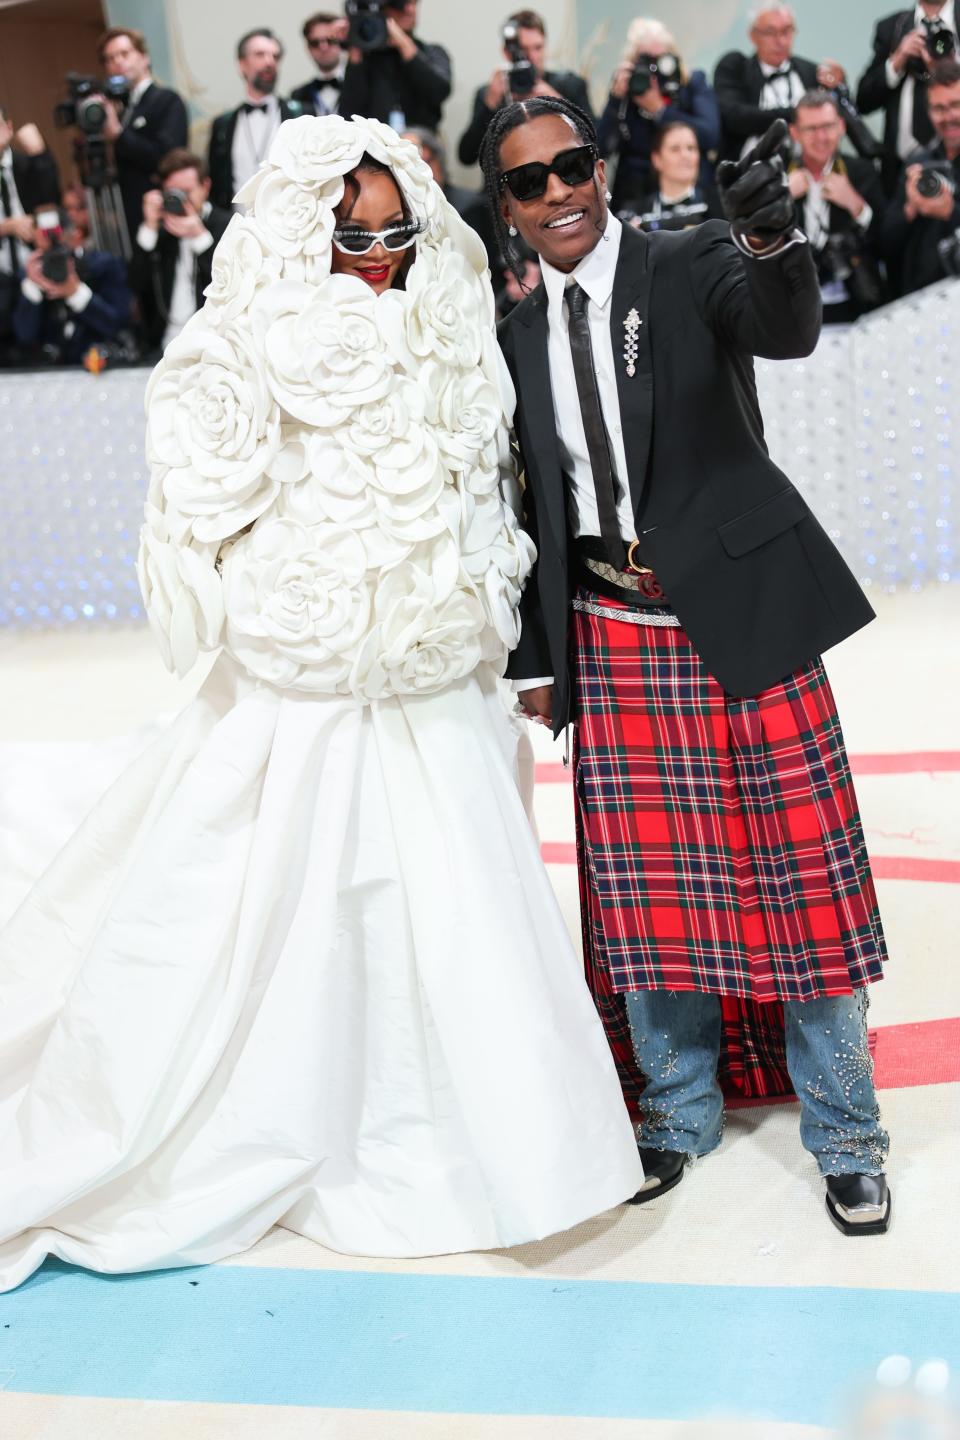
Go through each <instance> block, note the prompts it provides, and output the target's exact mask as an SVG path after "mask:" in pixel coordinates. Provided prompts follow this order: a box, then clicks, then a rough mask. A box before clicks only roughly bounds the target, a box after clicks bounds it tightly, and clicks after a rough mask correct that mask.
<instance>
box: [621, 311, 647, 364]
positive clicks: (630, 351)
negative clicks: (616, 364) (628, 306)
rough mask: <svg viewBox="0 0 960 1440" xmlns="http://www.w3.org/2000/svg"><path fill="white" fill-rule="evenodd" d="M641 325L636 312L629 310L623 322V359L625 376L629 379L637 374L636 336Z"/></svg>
mask: <svg viewBox="0 0 960 1440" xmlns="http://www.w3.org/2000/svg"><path fill="white" fill-rule="evenodd" d="M642 324H643V321H642V320H641V319H640V316H639V315H638V314H637V312H636V310H631V311H630V314H629V315H628V316H627V318H626V320H624V322H623V328H624V330H625V331H626V336H625V339H624V342H623V358H624V360H626V362H627V374H628V375H629V376H630V377H631V378H632V377H633V376H634V375H636V373H637V353H638V351H639V349H640V341H639V339H638V334H639V330H640V326H641V325H642Z"/></svg>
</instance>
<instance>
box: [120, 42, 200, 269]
mask: <svg viewBox="0 0 960 1440" xmlns="http://www.w3.org/2000/svg"><path fill="white" fill-rule="evenodd" d="M99 53H100V63H101V64H102V66H103V69H104V73H105V74H106V75H114V76H122V77H123V78H124V79H125V80H126V82H127V86H128V88H129V97H128V99H127V102H126V105H125V106H124V107H123V108H122V109H119V110H118V109H117V108H116V107H115V106H113V105H108V106H107V123H106V125H105V126H104V131H103V133H104V138H105V139H107V140H110V141H112V142H113V154H114V160H115V162H116V167H117V183H118V185H119V187H120V195H121V198H122V200H123V213H124V216H125V218H126V222H127V231H128V234H129V237H130V241H131V243H132V241H133V237H134V235H135V234H136V233H137V226H138V225H139V224H140V214H141V211H142V208H143V197H144V195H145V194H146V193H147V191H148V190H152V189H153V187H154V186H155V185H156V171H157V166H158V165H159V164H160V161H161V160H162V159H163V157H164V155H166V153H167V151H168V150H173V149H175V148H176V147H177V146H180V145H186V143H187V107H186V106H185V105H184V103H183V101H182V100H181V98H180V96H179V95H178V94H177V92H176V91H175V90H168V89H166V88H165V87H164V86H162V85H158V84H157V82H156V81H155V80H154V78H153V73H152V68H151V64H150V52H149V50H148V48H147V40H146V36H145V35H144V34H143V33H142V32H141V31H140V30H131V29H128V28H127V27H126V26H120V25H115V26H113V27H111V29H109V30H105V31H104V33H103V34H102V35H101V37H100V51H99Z"/></svg>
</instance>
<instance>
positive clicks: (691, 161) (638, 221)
mask: <svg viewBox="0 0 960 1440" xmlns="http://www.w3.org/2000/svg"><path fill="white" fill-rule="evenodd" d="M650 164H651V166H652V173H653V177H654V182H655V183H654V188H653V189H652V190H651V191H649V192H648V193H647V194H646V195H642V196H641V197H640V200H639V203H638V205H637V209H636V212H635V213H633V214H630V213H629V212H628V211H626V210H624V211H621V213H620V218H621V219H622V220H626V221H628V222H629V224H631V225H633V227H634V228H635V229H637V230H646V231H648V232H652V231H654V230H692V229H693V227H694V226H695V225H702V224H703V222H704V221H705V220H722V219H723V206H722V205H721V204H720V197H719V195H718V194H717V192H716V189H715V187H714V186H713V185H712V184H711V185H706V186H704V185H701V183H700V146H699V144H698V143H697V134H696V131H695V130H694V129H693V128H692V127H691V126H690V125H688V124H687V122H686V121H685V120H668V121H667V122H666V124H664V125H661V127H660V129H659V130H658V131H657V133H656V134H655V135H654V137H653V147H652V149H651V151H650Z"/></svg>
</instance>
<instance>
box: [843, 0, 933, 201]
mask: <svg viewBox="0 0 960 1440" xmlns="http://www.w3.org/2000/svg"><path fill="white" fill-rule="evenodd" d="M956 54H957V21H956V14H955V11H954V0H920V3H919V4H917V5H915V6H913V7H912V8H911V9H910V10H898V11H896V13H895V14H893V15H888V16H887V17H886V19H885V20H881V21H880V23H879V25H878V26H877V29H876V32H875V34H874V38H873V59H872V60H871V62H870V64H869V65H868V67H867V69H866V70H865V71H864V73H863V76H862V78H861V80H860V84H859V85H858V87H857V105H858V107H859V109H860V110H862V111H863V113H864V114H865V115H869V114H871V113H872V112H873V111H875V110H883V111H884V112H885V115H884V128H883V140H884V148H885V150H886V152H887V153H886V157H885V160H884V167H883V178H884V183H885V184H886V187H887V193H888V194H891V193H892V192H893V190H894V189H895V188H896V183H897V180H898V178H899V175H900V169H901V164H902V162H903V161H904V160H906V159H907V158H908V156H910V155H912V154H913V152H914V151H915V150H916V149H917V147H918V146H920V145H929V143H930V141H931V140H932V139H933V135H934V130H933V126H932V125H931V123H930V116H929V115H928V113H927V84H928V80H929V75H930V70H931V67H932V66H933V65H936V64H937V63H939V61H941V60H945V59H951V58H955V57H956Z"/></svg>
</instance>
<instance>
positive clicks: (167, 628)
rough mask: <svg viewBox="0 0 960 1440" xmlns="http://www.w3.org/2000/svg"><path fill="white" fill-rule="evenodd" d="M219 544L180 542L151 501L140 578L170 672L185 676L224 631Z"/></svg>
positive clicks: (142, 535) (142, 533)
mask: <svg viewBox="0 0 960 1440" xmlns="http://www.w3.org/2000/svg"><path fill="white" fill-rule="evenodd" d="M216 559H217V547H216V546H215V545H188V544H181V543H179V542H177V541H175V540H173V539H172V538H171V535H170V530H169V527H168V525H167V520H166V517H165V516H164V515H162V514H161V512H160V511H159V510H158V509H157V508H156V507H155V506H154V505H151V504H150V503H149V502H148V504H147V506H146V520H145V523H144V525H143V528H142V530H141V531H140V550H139V554H138V555H137V579H138V580H139V582H140V592H141V594H142V595H143V603H144V605H145V606H146V610H147V618H148V620H149V621H150V629H151V630H152V631H153V634H154V638H155V639H156V642H157V645H158V647H159V650H160V654H161V655H162V656H163V663H164V664H165V665H166V667H167V669H168V670H175V671H176V672H177V674H178V675H186V674H187V672H188V671H189V670H190V669H191V667H192V666H193V664H194V662H195V660H196V658H197V655H198V654H199V652H200V651H201V650H215V649H216V647H217V646H218V645H219V644H220V636H221V632H222V630H223V591H222V587H221V584H220V576H219V575H218V574H217V571H216V568H215V566H216Z"/></svg>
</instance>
